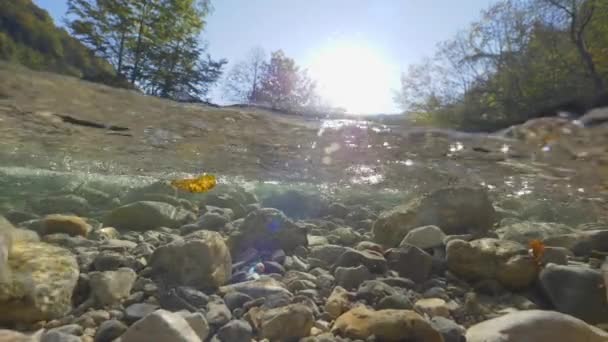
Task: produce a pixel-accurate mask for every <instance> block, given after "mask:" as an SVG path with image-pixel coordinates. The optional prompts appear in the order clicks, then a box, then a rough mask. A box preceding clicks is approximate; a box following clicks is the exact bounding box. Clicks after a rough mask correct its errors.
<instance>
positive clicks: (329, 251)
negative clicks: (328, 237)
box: [310, 244, 347, 266]
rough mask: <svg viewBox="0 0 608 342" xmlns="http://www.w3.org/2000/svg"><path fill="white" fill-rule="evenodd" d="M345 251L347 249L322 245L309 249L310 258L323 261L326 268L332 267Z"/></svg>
mask: <svg viewBox="0 0 608 342" xmlns="http://www.w3.org/2000/svg"><path fill="white" fill-rule="evenodd" d="M346 250H347V247H344V246H338V245H331V244H324V245H320V246H314V247H311V248H310V257H311V258H314V259H319V260H321V261H323V262H324V263H325V264H326V265H327V266H331V265H333V264H334V263H335V262H336V261H337V260H338V258H339V257H340V256H341V255H342V254H343V253H344V252H345V251H346Z"/></svg>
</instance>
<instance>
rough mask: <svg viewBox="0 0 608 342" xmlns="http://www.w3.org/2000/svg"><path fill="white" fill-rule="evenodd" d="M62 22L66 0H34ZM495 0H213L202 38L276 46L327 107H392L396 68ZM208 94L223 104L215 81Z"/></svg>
mask: <svg viewBox="0 0 608 342" xmlns="http://www.w3.org/2000/svg"><path fill="white" fill-rule="evenodd" d="M34 2H35V3H36V4H37V5H38V6H40V7H42V8H44V9H46V10H47V11H49V13H50V14H51V16H53V18H54V19H55V22H56V23H58V24H61V21H62V18H63V16H64V14H65V10H66V2H67V1H65V0H34ZM493 2H495V0H464V1H455V0H255V1H254V0H215V1H214V0H212V5H213V8H214V10H213V12H212V14H211V15H210V16H209V17H208V18H207V27H206V29H205V31H204V33H203V35H202V37H201V38H202V39H203V40H205V41H206V42H207V44H208V51H209V53H210V54H211V56H212V57H213V58H216V59H219V58H227V59H228V60H229V61H230V64H229V65H228V67H227V69H229V68H230V66H231V65H232V63H234V62H238V61H239V60H242V59H243V58H244V57H245V56H246V55H247V53H248V51H249V50H251V48H253V47H256V46H259V47H262V48H264V50H266V51H267V52H271V51H275V50H278V49H282V50H283V51H284V52H285V54H286V55H287V56H289V57H291V58H293V59H294V60H295V61H296V63H297V64H298V65H300V66H302V67H303V68H306V69H308V71H309V74H310V75H311V76H312V77H313V78H314V79H315V80H316V81H317V84H318V90H319V93H320V95H321V96H322V97H324V98H325V99H326V100H327V101H328V102H329V103H330V105H333V106H337V107H343V108H346V109H347V110H348V111H349V112H353V113H355V112H356V113H394V112H398V111H399V109H398V108H397V107H396V104H395V103H394V102H393V93H394V90H396V89H398V88H399V78H400V75H401V72H403V71H405V70H407V67H408V65H410V64H414V63H417V62H419V61H421V60H422V59H423V58H424V57H429V56H431V55H432V54H433V52H434V50H435V46H436V44H437V43H439V42H441V41H443V40H446V39H449V38H451V37H452V36H453V35H454V34H455V33H456V32H457V31H458V30H461V29H465V28H466V27H467V26H468V25H469V24H470V23H471V22H472V21H474V20H476V19H477V18H478V17H479V13H480V11H481V10H482V9H485V8H487V7H488V6H489V5H490V4H491V3H493ZM212 100H213V101H214V102H218V103H224V102H225V99H224V98H223V97H222V94H221V89H220V87H217V88H216V89H215V91H214V92H213V95H212Z"/></svg>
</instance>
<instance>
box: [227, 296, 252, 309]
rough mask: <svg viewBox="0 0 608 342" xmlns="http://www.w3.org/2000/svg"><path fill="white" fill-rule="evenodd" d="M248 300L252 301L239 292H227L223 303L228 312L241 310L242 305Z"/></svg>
mask: <svg viewBox="0 0 608 342" xmlns="http://www.w3.org/2000/svg"><path fill="white" fill-rule="evenodd" d="M250 300H253V298H251V297H250V296H248V295H246V294H244V293H241V292H229V293H227V294H226V295H225V296H224V302H225V303H226V306H227V307H228V308H229V309H230V311H234V310H235V309H237V308H242V307H243V304H245V303H247V302H248V301H250Z"/></svg>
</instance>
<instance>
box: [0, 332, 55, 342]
mask: <svg viewBox="0 0 608 342" xmlns="http://www.w3.org/2000/svg"><path fill="white" fill-rule="evenodd" d="M43 334H44V330H42V329H40V330H39V331H37V332H35V333H33V334H30V335H27V334H24V333H21V332H19V331H14V330H8V329H0V341H6V342H40V341H41V339H42V336H43Z"/></svg>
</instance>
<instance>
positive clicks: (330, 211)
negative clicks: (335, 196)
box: [327, 203, 350, 219]
mask: <svg viewBox="0 0 608 342" xmlns="http://www.w3.org/2000/svg"><path fill="white" fill-rule="evenodd" d="M349 213H350V210H349V209H348V208H347V207H346V206H345V205H344V204H342V203H332V204H330V205H329V207H327V215H329V216H331V217H337V218H341V219H343V218H346V215H348V214H349Z"/></svg>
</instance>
